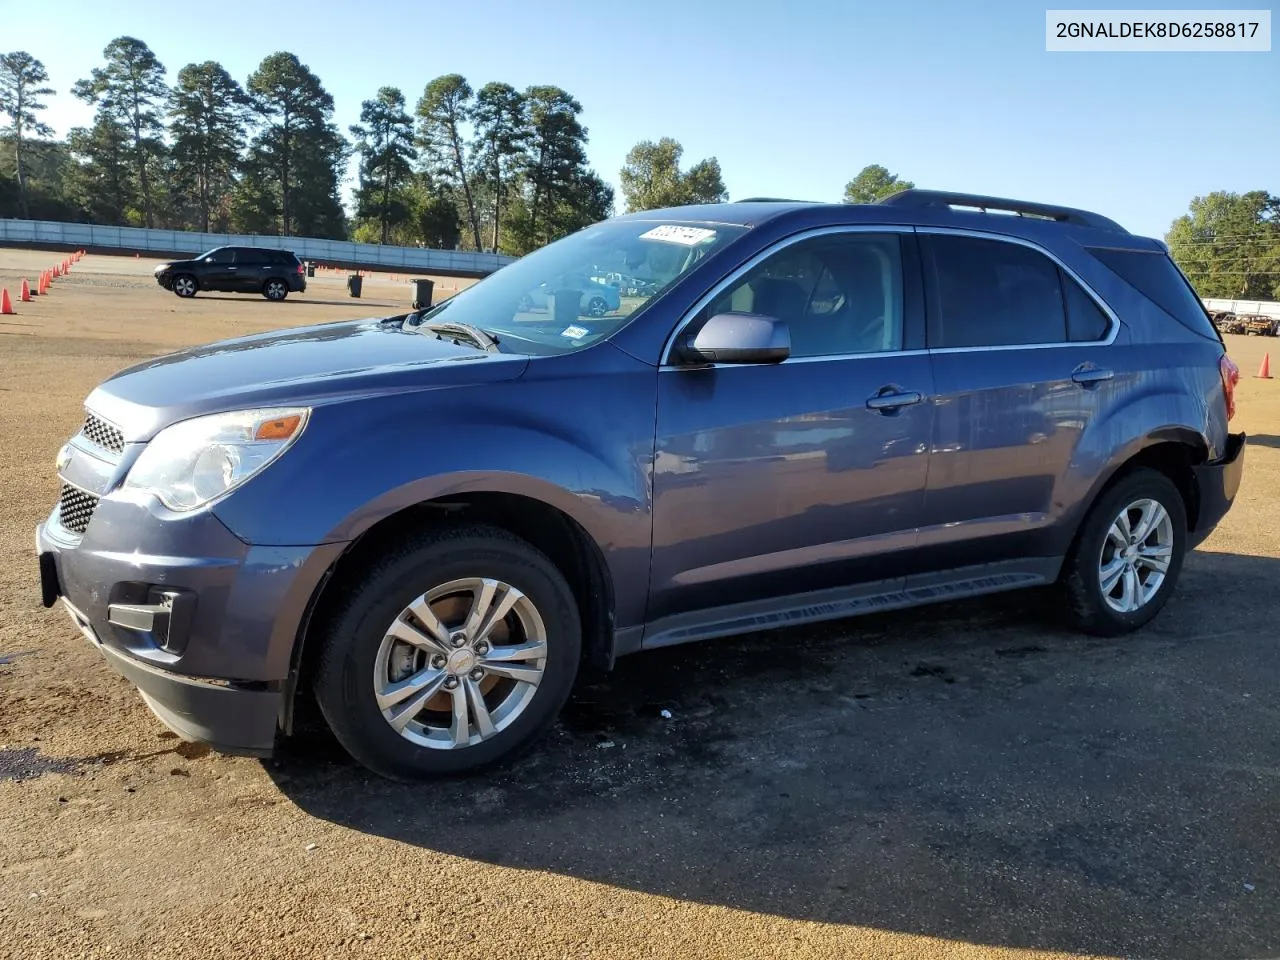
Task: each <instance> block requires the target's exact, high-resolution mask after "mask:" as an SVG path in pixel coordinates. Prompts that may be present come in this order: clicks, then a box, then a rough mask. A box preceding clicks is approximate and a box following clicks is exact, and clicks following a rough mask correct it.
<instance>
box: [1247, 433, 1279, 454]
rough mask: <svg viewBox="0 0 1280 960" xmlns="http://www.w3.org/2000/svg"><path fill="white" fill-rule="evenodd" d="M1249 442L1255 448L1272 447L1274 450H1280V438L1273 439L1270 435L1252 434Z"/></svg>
mask: <svg viewBox="0 0 1280 960" xmlns="http://www.w3.org/2000/svg"><path fill="white" fill-rule="evenodd" d="M1247 442H1248V443H1249V444H1250V445H1252V446H1255V447H1271V448H1272V449H1273V450H1280V437H1273V436H1272V435H1271V434H1269V433H1251V434H1249V439H1248V441H1247Z"/></svg>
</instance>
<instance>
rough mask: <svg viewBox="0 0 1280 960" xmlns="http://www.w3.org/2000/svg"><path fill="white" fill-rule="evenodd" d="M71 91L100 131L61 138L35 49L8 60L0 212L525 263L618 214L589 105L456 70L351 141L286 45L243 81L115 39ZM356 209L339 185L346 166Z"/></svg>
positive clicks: (80, 130) (380, 97)
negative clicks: (482, 253)
mask: <svg viewBox="0 0 1280 960" xmlns="http://www.w3.org/2000/svg"><path fill="white" fill-rule="evenodd" d="M103 61H104V62H103V63H102V64H101V65H100V66H96V67H94V68H92V69H91V70H90V71H89V75H88V76H87V77H84V78H82V79H80V80H78V81H76V82H75V84H73V86H72V87H71V90H70V92H71V94H72V95H73V96H74V97H76V98H77V99H80V100H82V101H84V102H86V103H88V104H90V105H92V106H93V107H94V114H93V122H92V124H91V125H90V126H87V127H77V128H75V129H73V130H71V131H70V132H69V134H68V135H67V137H66V139H65V140H63V141H57V140H52V139H50V138H51V137H52V134H53V131H52V130H51V129H50V127H49V126H48V124H46V123H44V122H43V121H42V120H41V119H40V117H41V111H43V110H44V109H46V108H47V99H48V98H49V97H51V96H54V95H55V93H56V91H55V90H54V89H53V88H52V87H50V86H49V85H48V81H49V76H48V72H47V71H46V69H45V67H44V65H43V64H42V63H41V62H40V61H39V60H37V59H36V58H35V57H33V56H32V55H31V54H29V53H26V52H24V51H16V52H13V53H8V54H4V55H0V115H3V116H4V117H5V118H7V120H8V124H7V127H6V129H5V130H4V131H3V138H4V144H3V147H4V149H0V216H18V217H30V218H35V219H48V220H71V221H88V222H92V223H102V224H113V225H122V226H142V227H164V228H172V229H193V230H204V231H215V232H232V233H261V234H278V235H285V236H290V235H301V236H314V237H329V238H346V237H351V238H352V239H356V240H363V241H370V242H380V243H397V244H410V245H412V244H423V245H425V246H430V247H443V248H452V247H455V246H461V247H464V248H472V249H497V250H502V251H503V252H507V253H515V254H521V253H525V252H527V251H528V250H531V249H533V248H534V247H537V246H540V245H542V244H545V243H547V242H549V241H551V240H554V239H556V238H558V237H560V236H563V235H565V234H567V233H570V232H572V231H574V230H577V229H579V228H581V227H583V226H586V225H587V224H589V223H593V222H595V221H597V220H601V219H604V218H606V217H608V216H610V215H611V214H612V212H613V201H614V197H613V189H612V187H610V186H609V185H608V184H607V183H605V181H604V180H602V179H601V178H600V177H599V176H598V175H597V174H596V173H595V172H594V171H593V170H591V169H590V168H589V167H588V165H587V158H586V144H587V129H586V128H585V127H584V126H583V125H582V123H581V121H580V119H579V116H580V114H581V113H582V105H581V103H579V102H578V101H577V100H576V99H575V98H574V97H573V96H572V95H571V94H569V93H568V92H567V91H565V90H562V89H561V88H559V87H555V86H545V85H542V86H531V87H529V88H527V89H525V90H516V89H515V88H514V87H512V86H511V85H509V84H506V83H501V82H491V83H487V84H485V85H484V86H482V87H481V88H480V89H479V90H478V91H473V90H472V88H471V86H470V84H468V82H467V81H466V79H465V78H463V77H461V76H459V75H457V74H450V75H447V76H443V77H438V78H436V79H435V80H432V81H431V82H430V83H428V84H426V86H425V88H424V89H423V91H422V94H421V96H420V97H419V98H418V100H417V101H416V104H415V105H414V106H413V108H412V113H411V112H410V107H409V103H408V101H407V100H406V98H405V95H404V93H403V92H402V91H401V90H399V89H396V88H395V87H383V88H382V89H380V90H378V91H377V92H376V94H375V95H374V96H373V97H372V98H371V99H369V100H366V101H364V102H363V103H362V104H361V111H360V122H359V123H358V124H355V125H353V126H352V127H351V128H350V129H349V131H347V133H344V132H343V131H341V130H339V129H338V127H337V125H336V124H335V123H334V120H333V114H334V102H333V97H332V95H330V94H329V92H328V91H327V90H325V88H324V85H323V83H322V82H321V81H320V78H319V77H317V76H316V75H315V73H313V72H312V71H311V69H310V68H309V67H308V66H307V65H306V64H305V63H303V62H302V61H301V60H299V58H298V57H297V56H296V55H294V54H292V53H287V52H278V53H273V54H271V55H269V56H267V57H266V58H265V59H263V61H262V62H261V64H259V66H258V68H257V69H256V70H255V71H254V72H253V73H251V74H250V75H249V76H248V77H247V78H246V81H245V83H244V84H243V85H242V84H241V83H240V82H239V81H238V80H237V79H236V78H234V77H232V76H231V75H230V73H228V72H227V70H226V69H225V68H224V67H223V66H222V65H221V64H219V63H217V62H215V61H211V60H210V61H206V62H204V63H191V64H187V65H186V66H184V67H183V68H182V69H181V70H179V71H178V73H177V76H176V78H175V79H176V82H175V83H173V84H172V85H170V84H169V83H168V82H167V80H166V76H167V70H166V68H165V66H164V65H163V64H162V63H161V62H160V61H159V59H158V58H157V57H156V55H155V53H154V52H152V50H151V49H150V48H149V47H148V46H147V45H146V44H145V43H143V42H142V41H141V40H138V39H136V38H134V37H118V38H116V39H115V40H112V41H111V42H110V43H109V44H108V45H107V47H106V49H105V50H104V51H103ZM353 155H354V156H357V157H358V158H359V178H358V182H357V189H356V192H355V204H354V209H353V210H352V211H351V214H352V215H351V217H350V218H349V217H348V215H347V211H345V210H344V208H343V205H342V201H341V196H340V186H341V183H342V178H343V173H344V171H345V169H346V166H347V163H348V161H349V160H350V159H351V157H352V156H353Z"/></svg>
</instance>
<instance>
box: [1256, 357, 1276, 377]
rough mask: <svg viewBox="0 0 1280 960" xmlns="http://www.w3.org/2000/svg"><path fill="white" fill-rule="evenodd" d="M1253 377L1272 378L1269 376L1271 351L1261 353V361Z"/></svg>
mask: <svg viewBox="0 0 1280 960" xmlns="http://www.w3.org/2000/svg"><path fill="white" fill-rule="evenodd" d="M1254 377H1257V378H1260V379H1263V380H1272V379H1274V378H1273V377H1272V376H1271V351H1267V352H1266V353H1264V354H1263V355H1262V363H1261V364H1260V365H1259V366H1258V372H1257V373H1255V374H1254Z"/></svg>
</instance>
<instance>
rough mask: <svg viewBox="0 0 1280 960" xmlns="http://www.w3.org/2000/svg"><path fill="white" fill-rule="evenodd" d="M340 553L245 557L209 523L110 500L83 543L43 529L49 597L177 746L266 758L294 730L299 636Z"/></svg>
mask: <svg viewBox="0 0 1280 960" xmlns="http://www.w3.org/2000/svg"><path fill="white" fill-rule="evenodd" d="M342 546H343V545H342V544H324V545H320V546H312V547H261V546H251V545H248V544H245V543H244V542H243V541H241V540H240V539H239V538H237V537H235V536H234V535H233V534H232V533H231V532H230V531H229V530H227V529H226V527H225V526H223V525H222V523H221V522H220V521H218V520H217V518H216V517H214V516H213V515H212V514H211V513H209V512H208V511H205V512H198V513H197V514H195V515H192V516H183V517H175V516H174V515H172V514H169V515H166V514H165V513H164V511H163V508H158V507H156V506H154V505H146V504H142V503H138V502H132V501H127V500H125V501H116V500H114V499H113V498H110V497H108V498H104V499H102V500H101V502H100V503H99V504H98V507H97V510H96V512H95V514H94V516H93V519H92V520H91V521H90V523H89V526H88V528H87V529H86V531H85V533H84V535H83V536H82V537H76V536H75V535H74V534H70V533H69V532H68V531H66V530H65V529H63V528H62V527H61V525H60V524H59V523H58V521H57V510H56V509H55V511H54V513H53V514H52V515H51V516H50V518H49V521H48V522H46V523H44V524H41V525H40V526H39V527H37V529H36V550H37V553H38V554H39V556H40V572H41V594H42V599H43V600H44V602H45V603H46V605H51V604H52V603H54V602H56V601H57V600H58V599H61V600H62V602H63V603H64V605H65V606H66V607H67V609H68V612H69V613H70V614H71V617H72V619H73V621H75V623H76V625H77V627H79V629H80V631H81V633H83V634H84V635H85V636H86V637H87V638H88V639H89V640H90V641H91V642H92V643H93V644H94V646H95V647H97V648H98V650H99V651H100V652H101V653H102V654H103V656H104V657H105V658H106V660H107V661H108V663H110V664H111V666H112V667H113V668H115V669H116V670H117V671H118V672H119V673H121V674H123V675H124V676H125V677H126V678H127V679H128V680H129V681H130V682H132V683H133V684H134V685H135V686H136V687H137V688H138V690H139V692H140V693H141V694H142V696H143V699H144V700H145V701H146V702H147V704H148V706H150V707H151V709H152V710H153V711H154V712H155V713H156V715H157V716H158V717H159V718H160V719H161V720H162V721H163V722H164V723H165V725H166V726H168V727H169V728H170V729H172V730H173V731H174V732H175V733H177V734H178V735H179V736H181V737H183V738H185V739H189V740H198V741H201V742H204V743H208V744H209V745H211V746H213V747H214V748H215V749H217V750H220V751H223V752H227V753H247V754H253V755H258V756H262V755H267V754H269V753H270V752H271V750H272V748H273V746H274V743H275V738H276V734H277V732H278V730H280V729H281V728H285V729H287V720H288V711H289V699H290V697H289V693H290V691H291V686H292V676H293V668H294V666H295V664H294V653H295V650H296V647H297V642H296V641H297V638H298V635H299V631H300V627H301V625H302V623H303V621H304V618H305V616H306V613H307V611H308V609H309V605H310V601H311V598H312V596H313V594H314V592H315V590H316V588H317V587H318V585H319V583H320V582H321V580H322V578H323V575H324V573H325V571H326V570H327V569H328V568H329V566H330V565H331V563H332V562H333V561H334V560H335V559H336V558H337V556H338V554H339V553H340V552H341V548H342Z"/></svg>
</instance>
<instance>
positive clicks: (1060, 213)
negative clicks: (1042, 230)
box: [877, 190, 1129, 233]
mask: <svg viewBox="0 0 1280 960" xmlns="http://www.w3.org/2000/svg"><path fill="white" fill-rule="evenodd" d="M877 202H878V203H882V204H887V205H889V206H893V207H904V208H906V209H909V210H924V209H928V208H931V207H932V208H936V207H941V208H945V209H950V208H951V207H971V208H975V209H978V210H981V211H982V212H983V213H986V212H987V211H988V210H1001V211H1004V212H1006V213H1012V214H1016V215H1017V216H1020V217H1041V218H1044V219H1047V220H1056V221H1058V222H1059V223H1072V224H1075V225H1076V226H1078V227H1094V228H1095V229H1098V230H1110V231H1112V232H1114V233H1128V232H1129V231H1128V230H1126V229H1125V228H1124V227H1122V226H1120V224H1118V223H1116V222H1115V221H1114V220H1109V219H1108V218H1106V217H1104V216H1102V215H1101V214H1097V213H1090V212H1089V211H1088V210H1076V209H1075V208H1073V207H1056V206H1053V205H1052V204H1048V203H1031V202H1028V201H1026V200H1006V199H1003V198H1001V197H984V196H980V195H979V194H976V193H949V192H947V191H945V190H900V191H899V192H898V193H895V194H892V195H891V196H888V197H885V198H884V199H883V200H879V201H877Z"/></svg>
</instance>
